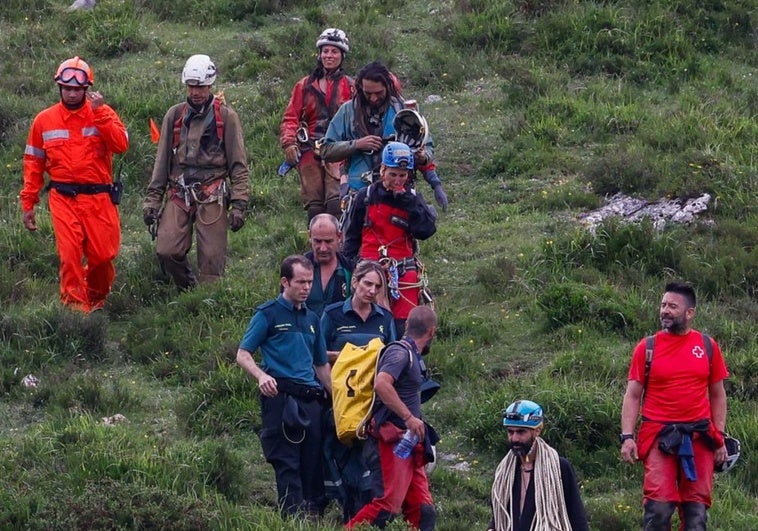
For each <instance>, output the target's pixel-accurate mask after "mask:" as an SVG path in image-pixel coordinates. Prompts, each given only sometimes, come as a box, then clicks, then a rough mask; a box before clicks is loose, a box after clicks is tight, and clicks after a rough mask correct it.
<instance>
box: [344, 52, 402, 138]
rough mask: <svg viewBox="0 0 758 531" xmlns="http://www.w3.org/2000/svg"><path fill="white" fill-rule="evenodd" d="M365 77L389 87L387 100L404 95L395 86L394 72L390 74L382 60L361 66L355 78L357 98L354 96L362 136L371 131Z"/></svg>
mask: <svg viewBox="0 0 758 531" xmlns="http://www.w3.org/2000/svg"><path fill="white" fill-rule="evenodd" d="M364 79H367V80H369V81H374V82H376V83H381V84H382V85H384V88H386V89H387V101H389V100H390V99H392V98H395V99H398V100H402V96H401V95H400V93H399V92H398V91H397V87H396V86H395V82H394V80H393V77H392V74H390V71H389V70H388V69H387V67H386V66H384V64H383V63H381V62H380V61H374V62H372V63H369V64H367V65H366V66H364V67H363V68H361V71H360V72H358V77H356V78H355V98H353V101H354V105H355V121H356V125H357V126H358V132H359V133H360V134H361V136H365V135H367V134H368V133H369V128H368V123H367V118H368V112H366V111H367V109H368V107H369V102H368V99H366V95H365V94H364V93H363V80H364Z"/></svg>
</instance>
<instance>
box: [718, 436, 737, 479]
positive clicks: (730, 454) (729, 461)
mask: <svg viewBox="0 0 758 531" xmlns="http://www.w3.org/2000/svg"><path fill="white" fill-rule="evenodd" d="M724 446H726V460H725V461H724V462H723V463H721V464H720V465H716V467H715V470H716V472H728V471H730V470H731V469H732V468H734V465H736V464H737V460H738V459H739V458H740V441H739V440H737V439H735V438H734V437H729V436H728V435H727V436H726V437H724Z"/></svg>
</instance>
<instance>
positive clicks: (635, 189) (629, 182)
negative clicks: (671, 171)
mask: <svg viewBox="0 0 758 531" xmlns="http://www.w3.org/2000/svg"><path fill="white" fill-rule="evenodd" d="M655 157H656V155H655V153H654V152H653V151H652V150H636V149H629V148H626V149H621V150H614V151H612V152H610V153H607V154H605V155H602V156H599V157H596V158H594V159H592V160H590V161H588V162H587V164H586V166H585V168H584V174H585V175H586V176H587V180H588V181H589V182H590V183H592V189H593V190H594V191H595V193H596V194H598V195H600V196H603V195H613V194H617V193H619V192H621V193H624V194H643V195H644V194H646V193H650V191H651V190H653V189H654V188H655V186H656V184H657V182H658V179H659V176H658V171H657V168H656V163H655V162H654V159H655Z"/></svg>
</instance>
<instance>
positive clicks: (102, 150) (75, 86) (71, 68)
mask: <svg viewBox="0 0 758 531" xmlns="http://www.w3.org/2000/svg"><path fill="white" fill-rule="evenodd" d="M55 82H56V83H57V84H58V88H59V90H60V97H61V101H60V102H58V103H56V104H55V105H53V106H52V107H48V108H47V109H45V110H44V111H42V112H40V113H39V114H38V115H37V116H36V117H35V118H34V121H33V122H32V126H31V130H30V131H29V137H28V139H27V142H26V149H25V150H24V187H23V189H22V190H21V208H22V210H23V212H24V217H23V221H24V226H25V227H26V228H27V229H29V230H30V231H35V230H37V220H36V215H35V212H34V206H35V205H36V204H37V203H39V194H40V191H41V190H42V188H43V186H45V180H44V173H45V172H47V174H48V175H49V177H50V181H49V182H48V184H47V186H46V187H45V188H46V190H49V192H50V196H49V198H48V203H49V207H50V216H51V218H52V223H53V232H54V234H55V242H56V247H57V250H58V256H59V258H60V285H61V301H62V302H63V304H66V305H68V306H70V307H72V308H75V309H78V310H82V311H85V312H89V311H92V310H97V309H100V308H102V307H103V304H104V303H105V298H106V297H107V296H108V293H110V290H111V286H112V284H113V279H114V277H115V276H116V270H115V268H114V266H113V261H114V260H115V258H116V256H117V255H118V248H119V245H120V243H121V226H120V223H119V216H118V210H117V208H116V204H118V201H119V200H120V198H119V195H120V186H119V185H118V183H117V184H115V185H114V183H113V170H112V158H113V153H123V152H125V151H126V150H127V148H128V147H129V138H128V135H127V132H126V127H124V124H123V123H122V122H121V120H120V119H119V117H118V115H117V114H116V112H115V111H114V110H113V109H112V108H111V107H109V106H108V105H106V104H105V100H104V99H103V95H102V94H100V93H99V92H97V91H89V90H88V89H89V87H91V86H92V85H93V83H94V75H93V73H92V69H91V68H90V66H89V65H88V64H87V63H85V62H84V61H82V60H81V59H80V58H79V57H74V58H72V59H67V60H65V61H64V62H63V63H61V65H60V66H59V67H58V71H57V72H56V74H55Z"/></svg>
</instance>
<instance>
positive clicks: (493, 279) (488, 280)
mask: <svg viewBox="0 0 758 531" xmlns="http://www.w3.org/2000/svg"><path fill="white" fill-rule="evenodd" d="M515 276H516V263H515V262H513V261H512V260H509V259H508V258H503V257H499V258H496V259H495V260H494V263H492V264H488V265H484V266H482V267H480V268H479V269H478V270H477V271H476V281H477V282H478V283H479V284H481V285H482V287H484V288H485V289H486V290H488V291H489V292H490V293H500V294H503V293H505V292H506V291H507V290H508V287H509V285H510V283H511V282H512V281H513V279H514V277H515Z"/></svg>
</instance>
